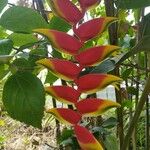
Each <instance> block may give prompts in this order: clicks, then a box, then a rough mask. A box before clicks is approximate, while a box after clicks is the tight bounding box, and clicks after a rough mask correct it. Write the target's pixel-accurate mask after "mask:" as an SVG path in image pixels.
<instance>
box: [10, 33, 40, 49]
mask: <svg viewBox="0 0 150 150" xmlns="http://www.w3.org/2000/svg"><path fill="white" fill-rule="evenodd" d="M8 38H9V39H10V40H12V41H13V43H14V46H18V47H19V46H23V45H26V44H29V43H35V42H37V41H38V40H37V38H36V37H35V36H34V35H33V34H23V33H12V34H11V35H10V36H9V37H8Z"/></svg>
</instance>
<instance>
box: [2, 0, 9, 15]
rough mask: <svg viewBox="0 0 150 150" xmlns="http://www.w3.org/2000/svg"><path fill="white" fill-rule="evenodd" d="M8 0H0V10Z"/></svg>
mask: <svg viewBox="0 0 150 150" xmlns="http://www.w3.org/2000/svg"><path fill="white" fill-rule="evenodd" d="M7 2H8V0H0V12H1V11H2V10H3V8H4V7H5V6H6V5H7Z"/></svg>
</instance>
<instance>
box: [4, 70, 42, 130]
mask: <svg viewBox="0 0 150 150" xmlns="http://www.w3.org/2000/svg"><path fill="white" fill-rule="evenodd" d="M2 99H3V103H4V106H5V107H6V110H7V112H8V114H9V115H10V116H11V117H12V118H13V119H16V120H19V121H21V122H24V123H26V124H28V125H32V126H34V127H38V128H41V127H42V126H41V123H42V118H43V115H44V104H45V92H44V88H43V85H42V83H41V81H40V80H39V79H38V78H37V77H36V76H35V75H33V74H31V73H30V72H17V73H16V74H14V75H12V76H10V77H9V78H8V80H7V81H6V83H5V85H4V89H3V98H2Z"/></svg>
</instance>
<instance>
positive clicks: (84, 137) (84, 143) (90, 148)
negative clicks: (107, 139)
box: [74, 125, 103, 150]
mask: <svg viewBox="0 0 150 150" xmlns="http://www.w3.org/2000/svg"><path fill="white" fill-rule="evenodd" d="M74 131H75V135H76V136H77V140H78V143H79V145H80V147H81V148H82V149H83V150H103V147H102V145H101V144H100V143H99V142H98V141H97V139H96V138H95V137H94V136H93V135H92V133H90V132H89V131H88V130H87V129H86V128H85V127H83V126H80V125H75V127H74Z"/></svg>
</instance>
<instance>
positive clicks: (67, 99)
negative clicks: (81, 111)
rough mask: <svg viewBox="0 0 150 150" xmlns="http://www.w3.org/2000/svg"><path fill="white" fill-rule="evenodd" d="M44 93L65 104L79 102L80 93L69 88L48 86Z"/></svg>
mask: <svg viewBox="0 0 150 150" xmlns="http://www.w3.org/2000/svg"><path fill="white" fill-rule="evenodd" d="M45 91H46V92H47V93H48V94H50V95H51V96H52V97H54V98H55V99H57V100H58V101H60V102H63V103H66V104H76V103H77V101H78V100H79V97H80V93H79V92H78V91H77V90H75V89H74V88H72V87H69V86H49V87H45Z"/></svg>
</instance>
